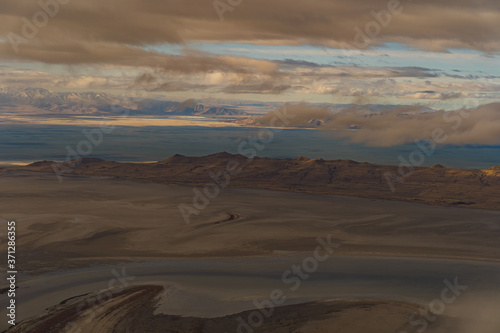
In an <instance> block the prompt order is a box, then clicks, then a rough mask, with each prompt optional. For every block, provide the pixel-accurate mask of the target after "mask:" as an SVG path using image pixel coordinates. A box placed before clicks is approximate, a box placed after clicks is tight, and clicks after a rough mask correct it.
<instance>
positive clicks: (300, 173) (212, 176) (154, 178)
mask: <svg viewBox="0 0 500 333" xmlns="http://www.w3.org/2000/svg"><path fill="white" fill-rule="evenodd" d="M10 170H29V171H37V172H56V173H59V175H62V176H63V177H64V175H68V174H72V175H89V176H111V177H117V178H124V179H130V180H138V181H145V182H155V183H173V184H181V185H189V186H202V187H203V186H205V185H206V184H214V183H215V182H216V181H219V187H225V185H226V183H228V184H227V186H234V187H256V188H267V189H275V190H285V191H296V192H309V193H322V194H335V195H350V196H358V197H366V198H374V199H391V200H403V201H414V202H420V203H427V204H433V205H443V206H467V207H473V208H484V209H500V168H499V167H492V168H490V169H486V170H477V169H452V168H446V167H443V166H441V165H435V166H432V167H415V168H414V169H413V170H411V172H408V169H405V168H399V167H398V166H388V165H375V164H369V163H358V162H355V161H350V160H333V161H326V160H323V159H309V158H306V157H299V158H296V159H272V158H260V157H255V158H253V159H250V158H247V157H245V156H242V155H232V154H229V153H225V152H223V153H217V154H212V155H208V156H203V157H190V156H183V155H178V154H177V155H174V156H171V157H169V158H167V159H166V160H163V161H159V162H155V163H118V162H112V161H105V160H101V159H96V158H83V159H78V160H72V161H69V162H64V163H54V162H50V161H42V162H36V163H32V164H30V165H28V166H23V167H13V168H5V169H3V172H9V171H10ZM228 180H229V182H228Z"/></svg>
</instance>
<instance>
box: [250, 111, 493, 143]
mask: <svg viewBox="0 0 500 333" xmlns="http://www.w3.org/2000/svg"><path fill="white" fill-rule="evenodd" d="M287 112H288V113H289V114H291V115H294V117H293V119H292V120H291V121H290V123H289V124H288V125H287V126H289V127H319V128H322V129H326V130H335V131H333V132H331V133H333V134H334V135H336V136H338V137H340V138H345V139H348V140H349V141H351V142H354V143H363V144H366V145H368V146H377V147H389V146H396V145H401V144H405V143H413V142H415V141H424V140H429V139H432V138H433V137H435V136H436V135H437V134H436V133H439V137H440V138H442V139H443V140H442V141H441V142H437V143H438V144H445V145H448V144H450V145H498V144H500V103H491V104H487V105H481V106H477V107H472V108H463V109H458V110H454V111H433V110H430V109H428V108H424V107H421V106H418V105H415V106H399V107H392V108H384V109H381V108H379V107H376V106H360V105H356V106H352V107H349V108H346V109H343V110H341V111H335V110H331V109H329V108H328V107H327V106H323V107H319V108H318V107H315V106H312V105H310V104H306V103H299V104H291V105H290V104H289V105H287ZM270 116H271V115H266V116H263V117H262V118H258V119H253V120H252V123H253V124H254V125H264V124H267V123H268V120H269V119H267V117H270ZM435 141H437V140H435Z"/></svg>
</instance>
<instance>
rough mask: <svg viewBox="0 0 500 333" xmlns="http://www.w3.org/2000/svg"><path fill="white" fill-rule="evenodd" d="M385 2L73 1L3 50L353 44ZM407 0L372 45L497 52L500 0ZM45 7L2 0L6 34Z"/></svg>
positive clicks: (104, 53)
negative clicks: (222, 7) (226, 6)
mask: <svg viewBox="0 0 500 333" xmlns="http://www.w3.org/2000/svg"><path fill="white" fill-rule="evenodd" d="M42 3H57V2H56V0H52V1H51V0H46V1H45V2H44V1H42ZM388 3H389V2H388V1H387V0H372V1H365V0H353V1H349V2H345V1H331V0H312V1H307V2H305V1H302V0H274V1H273V2H272V3H270V2H269V1H264V0H253V1H244V2H242V3H241V5H239V6H237V7H235V8H233V10H232V11H227V12H226V13H225V15H224V21H221V20H220V18H219V15H218V14H217V11H216V10H215V8H214V6H213V2H212V1H205V0H203V1H202V0H191V1H189V2H179V1H176V0H162V1H156V0H152V1H141V0H108V1H100V0H99V1H98V0H88V1H69V2H68V3H67V4H65V5H60V4H59V5H58V6H57V7H58V8H57V10H55V9H54V7H52V8H53V9H52V11H53V13H54V16H53V17H48V20H47V23H46V24H45V25H41V26H40V27H39V28H37V30H38V31H37V32H36V34H35V36H34V37H33V38H28V39H29V43H28V44H26V45H24V44H22V45H20V46H19V47H20V51H19V53H17V54H16V53H15V52H14V51H13V48H12V47H11V45H10V43H9V42H3V43H2V45H1V56H2V58H4V59H5V58H8V59H29V60H33V61H41V62H47V63H79V64H82V63H84V64H85V63H95V62H113V61H117V60H118V61H119V62H120V63H127V62H128V63H134V62H135V61H137V62H139V63H141V62H142V61H141V57H143V56H145V55H146V56H149V57H154V56H155V55H154V54H152V53H151V52H146V51H144V50H142V51H141V48H142V47H144V46H148V45H159V44H162V43H171V44H180V45H185V44H186V43H190V42H249V43H253V44H261V45H283V44H288V45H304V44H309V45H321V46H328V47H351V48H355V46H354V44H353V43H354V38H355V37H356V31H355V27H358V28H360V29H362V30H365V27H366V25H367V23H368V22H375V21H374V20H375V18H374V14H373V13H374V12H380V11H382V10H387V8H388ZM400 6H401V7H400V9H401V10H402V12H401V13H399V14H393V15H392V17H391V19H390V22H389V24H388V25H387V26H383V27H382V28H383V33H379V34H378V36H376V37H374V38H373V45H375V44H380V43H383V42H403V43H406V44H408V45H411V46H414V47H417V48H420V49H425V50H429V51H446V50H447V48H450V47H453V48H469V49H476V50H481V51H485V52H495V51H500V30H499V29H497V27H498V22H500V10H499V9H500V6H499V3H498V1H496V0H474V1H470V0H458V1H455V0H443V1H439V2H437V1H432V0H420V1H418V2H415V3H411V4H407V3H406V2H405V3H404V4H403V2H401V5H400ZM398 8H399V7H398ZM40 11H41V7H40V5H39V4H38V1H16V0H6V1H3V2H2V19H1V20H0V36H1V37H2V40H7V38H11V37H12V34H10V33H14V34H17V35H18V36H23V34H22V28H23V25H25V24H26V23H25V22H24V21H22V19H23V18H26V19H27V20H28V21H30V22H32V21H33V16H34V15H36V13H39V12H40ZM384 25H385V24H384ZM9 34H10V35H9ZM429 36H432V37H429ZM127 60H129V61H127ZM130 60H133V61H130ZM171 60H172V61H174V62H175V60H176V59H175V58H172V59H171ZM186 60H187V59H186ZM211 61H212V66H213V65H216V64H214V63H213V62H217V59H211ZM194 66H195V65H194ZM195 68H196V67H195ZM199 69H201V68H198V69H197V70H199Z"/></svg>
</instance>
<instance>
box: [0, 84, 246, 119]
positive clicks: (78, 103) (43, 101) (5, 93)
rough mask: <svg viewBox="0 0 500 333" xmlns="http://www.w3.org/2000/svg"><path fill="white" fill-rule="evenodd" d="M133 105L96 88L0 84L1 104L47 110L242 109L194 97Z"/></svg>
mask: <svg viewBox="0 0 500 333" xmlns="http://www.w3.org/2000/svg"><path fill="white" fill-rule="evenodd" d="M134 102H136V104H137V105H136V106H135V107H130V105H127V104H126V101H125V100H124V99H120V98H117V97H116V96H113V95H110V94H106V93H96V92H53V91H50V90H47V89H43V88H25V89H12V88H0V111H1V109H2V108H4V109H5V108H15V107H19V106H31V107H34V108H36V109H39V110H40V112H41V113H42V112H43V113H49V114H113V112H114V110H115V109H120V110H122V112H123V108H125V109H126V110H128V112H129V114H133V115H185V116H195V115H198V116H235V115H247V113H246V112H244V111H240V110H235V109H231V108H226V107H221V106H210V105H204V104H199V103H197V102H196V101H195V100H192V99H190V100H187V101H185V102H182V103H179V102H174V101H163V100H156V99H151V98H137V99H135V100H134Z"/></svg>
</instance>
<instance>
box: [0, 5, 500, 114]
mask: <svg viewBox="0 0 500 333" xmlns="http://www.w3.org/2000/svg"><path fill="white" fill-rule="evenodd" d="M0 9H1V11H0V15H1V18H0V87H13V88H26V87H40V88H45V89H49V90H53V91H101V92H109V93H116V94H120V93H124V92H126V91H128V90H130V88H131V87H142V88H143V89H144V90H145V91H147V94H148V95H151V96H154V97H157V98H163V99H170V100H184V99H188V98H196V99H203V98H222V99H232V100H256V101H276V102H288V101H306V102H311V103H335V104H345V103H359V104H393V105H411V104H424V105H426V106H430V107H434V108H445V109H453V108H458V107H460V106H462V105H464V104H467V103H469V102H470V100H474V101H479V104H487V103H491V102H495V101H500V68H499V66H498V65H499V64H500V53H499V52H500V29H498V22H500V2H498V1H496V0H443V1H439V2H437V1H431V0H413V1H408V0H405V1H398V0H388V1H387V0H370V1H368V0H350V1H339V0H312V1H299V0H272V1H269V0H267V1H263V0H252V1H249V0H215V1H210V0H203V1H201V0H186V1H174V0H147V1H146V0H106V1H102V0H99V1H97V0H86V1H83V0H41V1H38V0H36V1H33V0H26V1H15V0H4V1H2V3H1V5H0ZM476 104H478V103H476Z"/></svg>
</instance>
